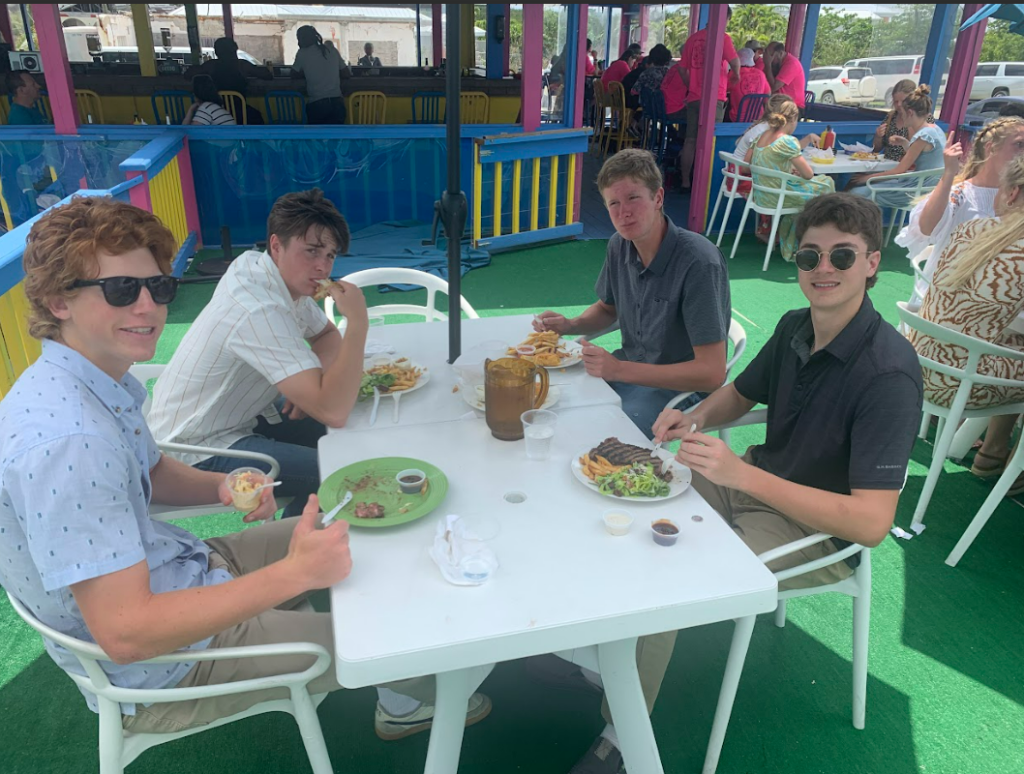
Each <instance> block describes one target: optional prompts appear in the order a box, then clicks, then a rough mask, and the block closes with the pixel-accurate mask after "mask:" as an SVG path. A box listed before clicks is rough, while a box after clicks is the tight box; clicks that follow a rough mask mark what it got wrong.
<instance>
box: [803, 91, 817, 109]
mask: <svg viewBox="0 0 1024 774" xmlns="http://www.w3.org/2000/svg"><path fill="white" fill-rule="evenodd" d="M814 100H815V96H814V92H813V91H805V92H804V106H810V105H813V104H814Z"/></svg>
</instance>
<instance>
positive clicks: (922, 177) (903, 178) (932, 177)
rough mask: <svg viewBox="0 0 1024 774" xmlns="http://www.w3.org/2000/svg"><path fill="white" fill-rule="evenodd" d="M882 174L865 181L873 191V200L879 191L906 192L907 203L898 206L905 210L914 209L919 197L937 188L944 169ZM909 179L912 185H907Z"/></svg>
mask: <svg viewBox="0 0 1024 774" xmlns="http://www.w3.org/2000/svg"><path fill="white" fill-rule="evenodd" d="M882 175H883V176H882V177H872V178H869V179H868V180H867V182H866V183H865V185H867V187H868V190H869V191H871V199H872V201H874V198H875V193H876V192H877V191H888V192H892V191H898V192H899V193H902V194H906V197H907V200H906V203H905V204H901V205H900V206H899V207H898V209H901V210H905V209H912V208H913V207H914V206H915V203H916V202H917V200H918V199H920V198H921V197H922V196H927V195H928V194H930V193H931V192H932V191H934V190H935V186H936V185H937V184H938V182H939V177H940V176H941V175H942V170H941V169H922V170H919V171H916V172H903V173H902V174H899V175H886V174H885V173H884V172H883V173H882ZM908 181H909V182H910V183H911V185H907V182H908Z"/></svg>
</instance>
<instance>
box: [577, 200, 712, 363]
mask: <svg viewBox="0 0 1024 774" xmlns="http://www.w3.org/2000/svg"><path fill="white" fill-rule="evenodd" d="M665 221H666V225H667V227H668V228H667V229H666V230H665V238H664V239H663V240H662V242H661V247H659V248H658V253H657V255H655V256H654V260H653V261H651V265H650V266H647V267H646V268H645V267H644V264H643V261H641V260H640V255H639V254H638V253H637V251H636V248H635V247H634V246H633V243H632V242H630V241H629V240H627V239H623V238H622V237H621V236H619V235H618V234H615V235H614V236H613V237H612V238H611V239H609V240H608V253H607V255H606V257H605V261H604V266H603V267H602V269H601V274H600V276H599V277H598V278H597V285H596V286H595V291H596V293H597V297H598V298H600V299H601V300H602V301H604V303H606V304H609V305H610V306H614V307H615V311H616V314H617V315H618V320H619V326H620V328H621V329H622V349H620V350H617V351H616V352H615V353H614V355H615V357H617V358H619V359H620V360H628V361H631V362H633V363H648V364H650V365H670V364H672V363H685V362H688V361H690V360H693V357H694V355H693V348H694V347H695V346H698V347H699V346H702V345H705V344H716V343H718V342H719V341H725V340H726V339H727V338H728V336H729V323H730V321H731V319H732V304H731V302H730V296H729V271H728V269H727V268H726V266H725V259H724V258H723V257H722V252H721V250H719V249H718V248H717V247H715V245H714V243H712V242H709V241H708V240H707V239H705V238H704V237H703V236H701V235H700V234H695V233H693V232H692V231H687V230H686V229H682V228H679V227H678V226H676V225H675V224H674V223H673V222H672V221H671V220H670V219H669V218H668V217H666V218H665Z"/></svg>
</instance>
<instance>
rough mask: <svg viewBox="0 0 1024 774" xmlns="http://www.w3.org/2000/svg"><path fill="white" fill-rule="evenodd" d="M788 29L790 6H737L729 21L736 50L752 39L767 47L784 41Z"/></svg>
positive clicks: (730, 32)
mask: <svg viewBox="0 0 1024 774" xmlns="http://www.w3.org/2000/svg"><path fill="white" fill-rule="evenodd" d="M788 28H789V6H785V5H737V6H735V7H734V8H733V12H732V18H731V19H730V20H729V34H730V35H731V36H732V40H733V43H735V44H736V48H740V47H741V46H743V44H744V43H746V42H747V41H748V40H750V39H751V38H754V39H755V40H758V41H760V42H761V43H763V44H765V45H767V44H768V43H770V42H771V41H773V40H781V41H784V40H785V39H786V30H787V29H788Z"/></svg>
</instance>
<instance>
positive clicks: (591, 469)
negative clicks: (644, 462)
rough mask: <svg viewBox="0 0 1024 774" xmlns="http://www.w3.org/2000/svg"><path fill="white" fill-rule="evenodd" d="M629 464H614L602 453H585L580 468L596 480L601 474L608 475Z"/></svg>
mask: <svg viewBox="0 0 1024 774" xmlns="http://www.w3.org/2000/svg"><path fill="white" fill-rule="evenodd" d="M625 467H628V466H627V465H612V464H611V463H610V462H609V461H608V460H606V459H605V458H604V457H602V456H601V455H600V454H595V455H591V454H584V455H583V456H582V457H580V470H582V471H583V474H584V475H585V476H586V477H587V478H589V479H590V480H591V481H596V480H597V479H598V478H600V477H601V476H607V475H608V474H609V473H614V472H615V471H617V470H622V469H623V468H625Z"/></svg>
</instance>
